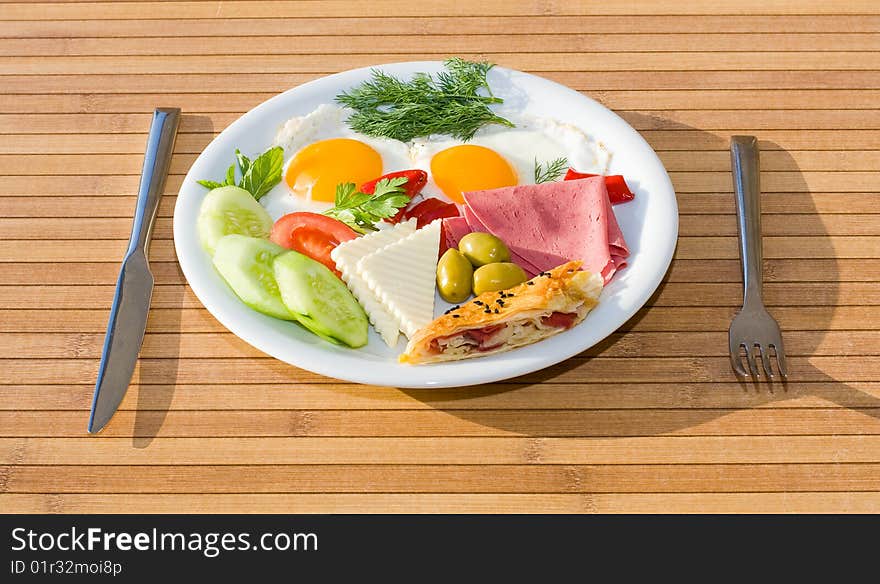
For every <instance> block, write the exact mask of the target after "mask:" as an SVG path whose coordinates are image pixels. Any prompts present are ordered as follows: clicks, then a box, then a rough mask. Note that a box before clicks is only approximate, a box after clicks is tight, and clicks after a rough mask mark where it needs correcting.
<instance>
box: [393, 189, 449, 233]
mask: <svg viewBox="0 0 880 584" xmlns="http://www.w3.org/2000/svg"><path fill="white" fill-rule="evenodd" d="M460 214H461V213H460V212H459V210H458V205H456V204H455V203H447V202H446V201H441V200H440V199H437V198H433V197H432V198H430V199H425V200H424V201H422V202H421V203H419V204H418V205H416V206H415V207H412V208H411V209H407V211H406V214H405V215H404V218H405V219H412V218H413V217H415V218H416V229H421V228H422V227H424V226H425V225H428V224H429V223H431V222H432V221H434V220H436V219H442V218H444V217H458V216H459V215H460Z"/></svg>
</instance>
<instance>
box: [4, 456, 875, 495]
mask: <svg viewBox="0 0 880 584" xmlns="http://www.w3.org/2000/svg"><path fill="white" fill-rule="evenodd" d="M755 470H759V471H760V472H754V471H755ZM491 471H492V472H491V473H490V472H487V469H486V467H484V466H481V465H439V466H428V465H420V466H407V465H357V464H355V465H348V464H342V465H332V466H325V465H287V466H283V465H267V466H260V467H258V468H254V467H250V466H247V465H229V466H198V467H192V466H190V467H187V466H157V465H154V466H129V467H120V466H91V465H90V466H63V465H62V466H50V467H46V466H7V467H5V468H3V467H0V474H3V475H4V476H6V477H7V478H6V493H46V494H48V493H53V492H64V493H71V494H72V493H81V494H85V493H103V492H107V490H112V492H114V493H132V494H137V493H181V494H182V493H193V494H202V493H217V494H222V493H365V492H366V493H475V492H482V493H539V492H558V493H645V492H650V493H706V492H719V491H723V492H728V493H735V492H750V491H752V492H754V491H758V492H761V491H788V492H794V493H797V492H811V491H812V492H822V491H831V492H833V491H878V490H880V479H878V477H880V465H878V464H871V463H868V464H770V465H755V466H754V467H753V466H752V465H704V464H699V465H685V464H676V465H650V466H645V465H623V466H621V465H612V466H602V465H589V466H588V465H497V466H495V467H493V468H492V469H491ZM49 489H54V490H49Z"/></svg>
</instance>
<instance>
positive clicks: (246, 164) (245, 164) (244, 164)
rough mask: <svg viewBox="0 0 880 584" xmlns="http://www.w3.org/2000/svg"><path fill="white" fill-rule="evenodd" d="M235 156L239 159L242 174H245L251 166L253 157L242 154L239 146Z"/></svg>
mask: <svg viewBox="0 0 880 584" xmlns="http://www.w3.org/2000/svg"><path fill="white" fill-rule="evenodd" d="M235 158H236V160H238V168H240V169H241V174H242V176H244V175H245V174H247V171H248V168H250V166H251V159H250V158H248V157H247V156H245V155H244V154H242V153H241V150H239V149H238V148H236V149H235Z"/></svg>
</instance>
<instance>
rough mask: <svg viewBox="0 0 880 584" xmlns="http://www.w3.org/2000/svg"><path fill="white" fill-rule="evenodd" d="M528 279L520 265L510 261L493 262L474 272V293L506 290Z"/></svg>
mask: <svg viewBox="0 0 880 584" xmlns="http://www.w3.org/2000/svg"><path fill="white" fill-rule="evenodd" d="M526 280H528V278H527V277H526V273H525V272H524V271H523V269H522V268H521V267H519V266H518V265H516V264H512V263H510V262H495V263H492V264H486V265H485V266H482V267H479V268H477V270H476V271H475V272H474V294H476V295H477V296H479V295H480V294H482V293H483V292H496V291H498V290H507V289H508V288H513V287H514V286H516V285H517V284H522V283H523V282H525V281H526Z"/></svg>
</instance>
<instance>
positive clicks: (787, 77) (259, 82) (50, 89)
mask: <svg viewBox="0 0 880 584" xmlns="http://www.w3.org/2000/svg"><path fill="white" fill-rule="evenodd" d="M340 70H342V69H334V68H330V67H328V70H327V71H320V72H314V73H289V72H288V73H271V74H270V73H237V74H236V76H235V79H236V81H237V82H238V83H239V84H241V85H242V86H246V87H249V88H251V89H252V90H253V91H257V92H273V93H280V92H281V91H284V90H286V89H290V88H291V87H295V86H297V85H299V84H301V83H305V82H307V81H311V80H313V79H316V78H318V77H320V76H321V74H323V73H337V72H339V71H340ZM531 72H533V73H537V74H540V75H542V76H544V77H547V78H548V79H551V80H553V81H556V82H558V83H562V84H564V85H567V86H569V87H571V88H573V89H578V90H584V91H586V90H589V91H590V92H592V93H595V92H597V91H602V90H633V89H642V90H663V89H678V90H680V89H686V90H694V89H729V90H739V91H742V90H747V89H748V90H751V89H774V90H776V89H874V88H876V87H877V85H878V79H880V72H878V71H864V70H847V71H836V70H831V71H807V70H804V71H797V70H796V71H701V72H700V73H699V75H695V74H694V73H692V72H677V71H589V72H581V71H539V70H532V71H531ZM3 80H4V82H5V84H6V86H5V88H4V90H5V92H6V93H9V94H13V95H14V94H28V95H30V94H34V93H47V94H67V93H95V94H106V93H110V94H119V93H133V92H145V93H156V92H172V93H176V92H182V91H185V92H188V93H202V92H205V91H220V92H228V91H230V89H231V88H230V85H229V82H228V80H227V79H226V78H225V77H223V76H217V75H212V74H199V73H192V74H188V75H186V76H180V75H158V74H157V75H149V76H144V75H131V74H88V75H84V74H76V75H69V74H58V75H50V76H34V75H7V76H4V77H3ZM685 105H687V104H682V106H685Z"/></svg>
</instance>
